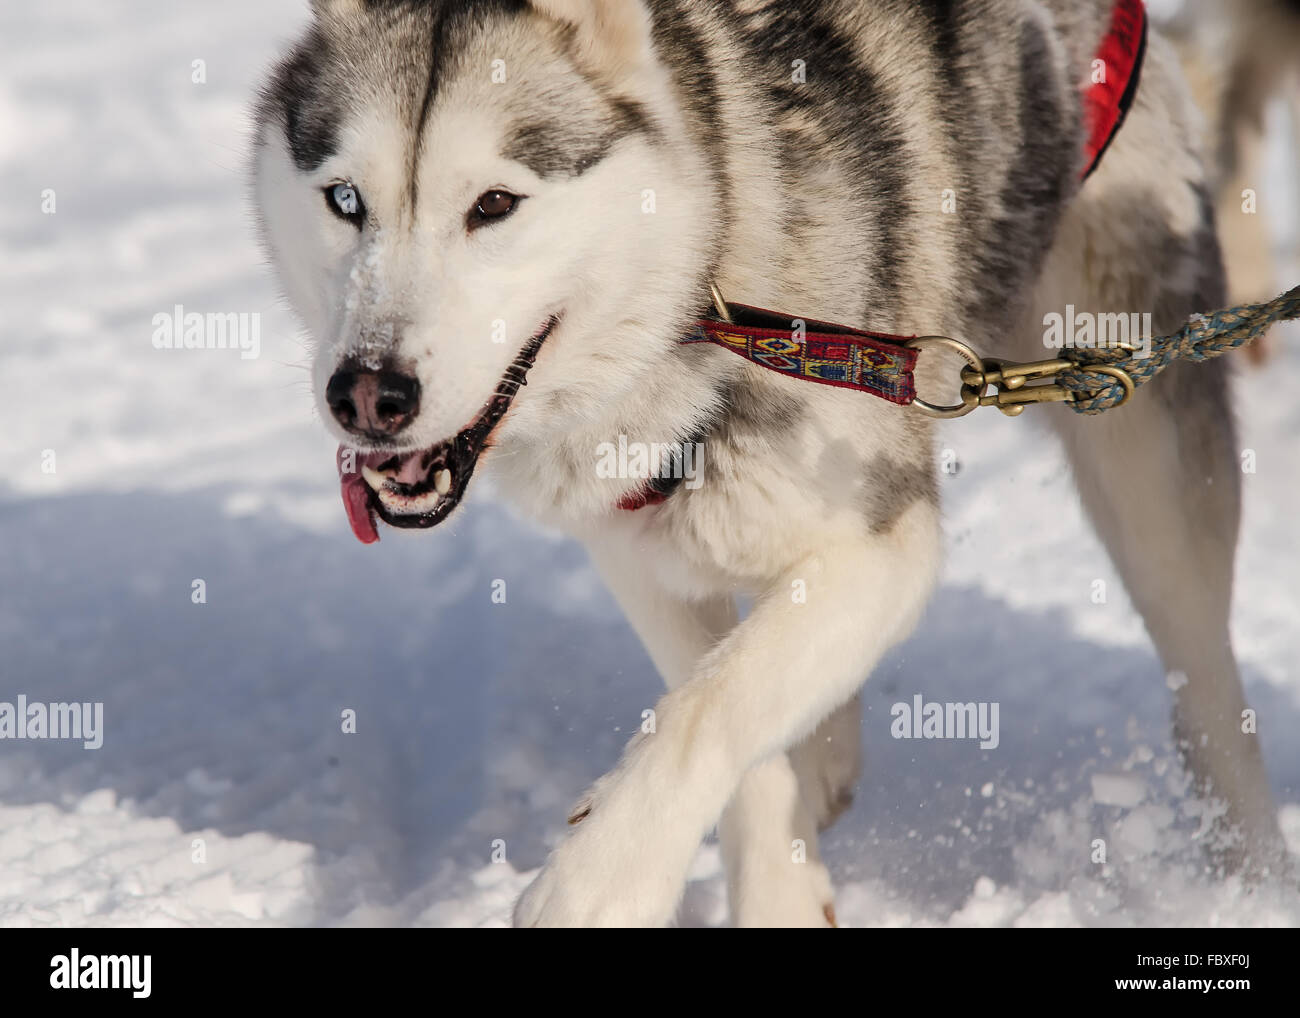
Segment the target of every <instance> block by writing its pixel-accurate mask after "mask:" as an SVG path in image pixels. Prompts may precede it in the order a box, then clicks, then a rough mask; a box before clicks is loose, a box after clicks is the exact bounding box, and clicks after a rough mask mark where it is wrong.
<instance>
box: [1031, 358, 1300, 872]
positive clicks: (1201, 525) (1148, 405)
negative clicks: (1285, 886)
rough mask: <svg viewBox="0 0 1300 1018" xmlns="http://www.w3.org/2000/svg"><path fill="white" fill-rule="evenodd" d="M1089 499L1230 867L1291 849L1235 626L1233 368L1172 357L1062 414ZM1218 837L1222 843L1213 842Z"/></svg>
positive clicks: (1270, 859)
mask: <svg viewBox="0 0 1300 1018" xmlns="http://www.w3.org/2000/svg"><path fill="white" fill-rule="evenodd" d="M1054 416H1055V418H1056V424H1057V430H1058V431H1059V432H1060V434H1061V437H1062V439H1063V440H1064V442H1065V447H1066V449H1067V450H1068V453H1069V457H1070V461H1071V463H1072V465H1073V468H1074V474H1075V477H1076V479H1077V481H1078V488H1079V492H1080V495H1081V497H1082V499H1083V503H1084V505H1085V507H1086V508H1087V510H1088V513H1089V515H1090V516H1091V518H1092V521H1093V523H1094V525H1095V527H1096V529H1097V532H1098V534H1099V535H1100V536H1101V538H1102V540H1103V541H1104V542H1105V544H1106V546H1107V548H1108V549H1109V550H1110V554H1111V557H1112V558H1113V560H1114V562H1115V565H1116V568H1117V569H1118V570H1119V573H1120V576H1121V577H1122V578H1123V581H1124V585H1125V587H1126V588H1127V590H1128V592H1129V596H1130V597H1131V598H1132V601H1133V603H1134V605H1135V606H1136V607H1137V609H1138V611H1139V612H1140V613H1141V614H1142V618H1143V620H1144V621H1145V623H1146V627H1147V630H1148V631H1149V632H1150V634H1151V637H1152V640H1153V641H1154V642H1155V645H1156V648H1157V649H1158V651H1159V653H1160V656H1161V658H1162V660H1163V662H1164V666H1165V669H1166V670H1167V671H1168V672H1169V673H1171V674H1174V676H1175V677H1174V681H1172V682H1171V683H1170V685H1171V686H1176V687H1177V688H1176V689H1175V692H1174V731H1175V738H1176V740H1177V742H1178V744H1179V748H1180V751H1181V752H1182V753H1183V756H1184V759H1185V761H1186V764H1187V766H1188V769H1189V770H1190V772H1191V774H1192V775H1193V777H1194V779H1195V782H1196V786H1197V790H1198V792H1199V793H1200V794H1201V795H1202V796H1203V797H1205V798H1206V799H1207V800H1220V801H1221V802H1222V803H1223V804H1224V805H1225V806H1226V815H1225V816H1224V817H1223V818H1222V819H1221V821H1220V822H1219V823H1217V824H1216V825H1215V827H1216V828H1217V830H1216V833H1215V835H1214V836H1213V838H1212V839H1211V840H1212V844H1213V847H1214V848H1216V849H1217V850H1218V851H1217V853H1216V854H1218V855H1219V856H1220V858H1222V859H1223V860H1224V861H1225V862H1226V863H1228V864H1229V865H1240V864H1242V863H1244V862H1246V861H1247V859H1248V858H1249V860H1250V861H1251V863H1252V868H1253V869H1262V868H1264V867H1268V866H1275V865H1276V863H1277V862H1278V861H1280V858H1281V853H1282V848H1281V839H1280V835H1279V833H1278V828H1277V819H1276V814H1275V812H1274V808H1273V803H1272V799H1271V797H1270V794H1269V788H1268V780H1267V777H1266V775H1265V773H1264V766H1263V761H1262V759H1261V754H1260V746H1259V737H1258V736H1257V735H1255V734H1247V733H1246V732H1245V731H1243V727H1248V728H1249V729H1250V731H1251V732H1252V733H1253V727H1252V726H1244V725H1243V716H1244V715H1243V712H1244V711H1245V710H1246V699H1245V695H1244V693H1243V691H1242V686H1241V680H1240V678H1239V677H1238V674H1237V665H1236V661H1235V659H1234V656H1233V652H1232V646H1231V642H1230V638H1229V633H1228V615H1229V606H1230V601H1231V593H1232V570H1233V558H1234V552H1235V548H1236V542H1237V525H1238V517H1239V499H1240V471H1239V469H1238V466H1237V450H1236V445H1235V439H1234V436H1233V426H1232V420H1231V413H1230V410H1229V406H1228V400H1227V372H1226V366H1225V365H1223V364H1221V363H1214V364H1203V365H1197V364H1176V365H1174V366H1173V367H1171V368H1169V369H1168V370H1167V371H1166V372H1165V373H1164V374H1163V375H1162V376H1161V377H1159V378H1158V379H1156V380H1155V381H1154V382H1152V383H1150V384H1149V385H1148V386H1146V387H1145V388H1144V389H1143V390H1142V391H1141V392H1140V393H1139V394H1138V396H1137V398H1135V399H1134V401H1133V403H1132V404H1131V405H1129V406H1126V407H1120V408H1119V409H1117V410H1112V411H1109V412H1108V413H1106V414H1103V415H1102V416H1100V417H1090V418H1084V417H1079V416H1077V415H1075V414H1072V413H1070V412H1068V411H1063V412H1058V413H1056V414H1055V415H1054ZM1214 843H1217V844H1214Z"/></svg>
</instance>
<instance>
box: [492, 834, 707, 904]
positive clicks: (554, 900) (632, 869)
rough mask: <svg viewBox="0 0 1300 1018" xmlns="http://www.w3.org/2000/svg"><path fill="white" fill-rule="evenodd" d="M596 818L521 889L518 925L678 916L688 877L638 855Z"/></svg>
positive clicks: (553, 854) (560, 847)
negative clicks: (599, 827) (677, 875)
mask: <svg viewBox="0 0 1300 1018" xmlns="http://www.w3.org/2000/svg"><path fill="white" fill-rule="evenodd" d="M592 820H593V818H591V817H584V818H583V823H582V826H580V827H579V829H578V830H577V831H576V832H575V833H574V834H573V836H571V837H570V838H568V839H567V840H566V841H565V842H563V843H562V844H561V845H560V846H559V847H558V848H556V849H555V851H553V852H552V853H551V857H550V858H549V859H548V860H547V861H546V865H545V866H543V867H542V871H541V873H539V874H538V875H537V877H536V879H534V880H533V882H532V883H531V884H529V885H528V887H527V888H526V889H525V891H524V893H523V894H522V895H520V898H519V902H518V904H516V905H515V914H514V924H515V926H516V927H532V926H568V927H592V926H595V927H632V926H665V925H667V924H668V922H669V921H670V920H671V919H672V918H673V914H674V912H675V911H676V908H677V900H678V898H679V897H680V894H681V888H682V885H683V883H684V879H676V878H675V877H674V876H673V875H672V874H670V873H667V872H664V871H663V868H662V867H658V868H657V867H656V866H655V865H654V860H652V859H650V858H640V859H638V858H637V855H638V854H639V853H637V852H635V850H634V849H635V846H630V845H627V844H619V843H618V842H619V837H618V836H615V837H612V838H611V837H607V836H606V832H601V831H599V830H597V828H596V827H595V826H592V827H590V828H588V827H587V824H591V823H592ZM589 832H590V833H589ZM629 849H632V850H631V851H630V850H629Z"/></svg>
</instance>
